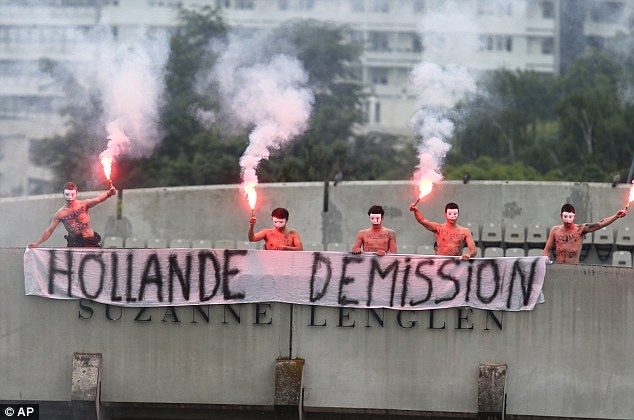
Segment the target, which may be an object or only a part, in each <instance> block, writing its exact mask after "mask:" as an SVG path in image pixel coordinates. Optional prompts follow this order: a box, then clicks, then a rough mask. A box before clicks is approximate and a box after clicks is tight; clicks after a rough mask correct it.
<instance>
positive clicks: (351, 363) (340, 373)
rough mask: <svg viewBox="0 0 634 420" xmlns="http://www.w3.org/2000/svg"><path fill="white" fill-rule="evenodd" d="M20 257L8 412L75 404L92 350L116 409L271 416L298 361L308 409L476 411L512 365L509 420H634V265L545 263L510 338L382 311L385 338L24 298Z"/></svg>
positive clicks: (10, 288) (7, 312) (316, 324)
mask: <svg viewBox="0 0 634 420" xmlns="http://www.w3.org/2000/svg"><path fill="white" fill-rule="evenodd" d="M22 258H23V249H21V248H2V249H0V265H1V266H2V267H3V272H4V274H3V279H4V286H3V293H2V294H0V378H2V380H0V400H5V401H6V400H25V401H28V400H31V401H68V400H69V399H70V391H71V364H72V355H73V352H86V353H101V354H102V355H103V371H102V388H101V399H102V401H103V402H104V403H108V402H109V403H124V402H145V403H174V404H182V403H191V404H216V405H220V404H228V405H229V406H231V405H250V406H267V405H268V406H271V405H272V404H273V390H274V364H275V360H276V359H277V358H280V357H282V358H288V357H291V358H295V357H299V358H303V359H305V360H306V364H305V371H304V387H305V395H304V398H305V400H304V405H305V407H306V409H307V410H312V411H320V410H321V411H323V410H326V409H329V410H330V409H335V410H350V409H351V410H360V411H362V412H363V411H364V410H375V409H376V410H404V411H412V412H421V413H422V412H445V413H475V412H476V411H477V407H478V405H477V388H476V381H477V377H478V366H479V364H481V363H503V364H507V365H508V374H507V388H506V391H507V394H508V401H507V413H508V414H512V415H518V416H548V417H567V418H580V417H583V418H610V419H627V418H631V414H632V413H633V412H634V400H632V398H631V395H632V394H633V393H634V355H633V354H632V352H631V349H632V348H634V347H633V346H634V323H632V322H631V319H632V311H633V309H632V308H634V286H633V285H634V282H632V274H633V271H632V269H631V268H620V267H600V266H583V265H575V266H563V265H555V266H548V267H547V274H546V282H545V286H544V295H545V299H546V301H545V303H543V304H539V305H538V306H537V307H536V309H535V310H533V311H530V312H521V313H517V312H504V313H501V312H496V313H494V315H495V316H496V317H497V318H498V319H499V320H500V322H501V327H499V326H498V325H497V324H496V323H495V321H494V320H493V318H491V317H490V316H488V315H487V313H486V312H483V311H479V310H474V311H471V310H469V309H448V310H440V311H433V312H431V311H417V312H413V311H404V312H396V311H388V310H386V311H381V310H379V311H377V314H378V315H379V316H380V317H382V319H383V325H382V326H381V324H380V323H379V322H378V321H377V320H376V319H374V318H373V317H372V316H370V313H369V312H368V311H366V310H356V311H353V310H352V309H346V308H343V309H341V310H340V309H338V308H324V307H317V308H314V309H312V311H314V312H311V307H307V306H293V316H292V321H291V316H290V310H291V307H290V306H289V305H287V304H279V303H273V304H271V306H270V307H268V306H262V307H261V308H260V312H262V313H263V315H262V316H261V318H260V323H259V324H257V323H255V319H256V312H257V311H258V309H257V307H256V305H235V306H234V307H233V308H234V309H235V310H236V311H239V312H240V322H239V323H238V322H237V321H236V320H235V319H234V318H233V317H232V315H231V314H230V313H229V312H227V310H226V309H225V308H224V306H213V307H211V308H209V312H210V320H209V322H206V321H204V319H203V318H202V317H201V316H200V315H199V314H195V313H194V310H193V309H192V308H191V307H179V308H175V309H173V310H172V309H169V308H153V309H148V310H146V311H144V312H140V309H132V308H123V309H121V308H117V307H106V306H103V305H98V304H90V303H85V307H81V306H80V304H79V302H78V301H75V300H49V299H45V298H40V297H33V296H25V295H24V286H23V264H22ZM202 308H204V309H205V310H206V309H207V307H202ZM399 314H400V315H399ZM399 317H400V320H399ZM432 317H433V318H432ZM177 321H178V322H177ZM193 321H196V322H193ZM291 323H292V328H291V325H290V324H291ZM381 412H386V411H381Z"/></svg>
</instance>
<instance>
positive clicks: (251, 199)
mask: <svg viewBox="0 0 634 420" xmlns="http://www.w3.org/2000/svg"><path fill="white" fill-rule="evenodd" d="M256 185H257V184H256V183H255V182H251V183H248V184H245V185H244V187H243V190H244V193H245V194H246V195H247V201H248V203H249V207H250V208H251V214H252V215H253V214H255V203H256V202H257V201H258V193H257V191H256V190H255V186H256Z"/></svg>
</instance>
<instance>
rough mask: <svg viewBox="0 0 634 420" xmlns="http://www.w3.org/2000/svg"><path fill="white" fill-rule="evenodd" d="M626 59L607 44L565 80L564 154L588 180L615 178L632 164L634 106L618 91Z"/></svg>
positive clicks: (561, 110)
mask: <svg viewBox="0 0 634 420" xmlns="http://www.w3.org/2000/svg"><path fill="white" fill-rule="evenodd" d="M621 59H622V57H619V55H618V53H615V52H612V51H610V50H607V49H606V50H601V51H599V50H591V51H589V52H588V53H587V54H585V55H584V56H582V57H580V58H579V59H578V60H576V61H575V62H574V63H573V65H572V66H571V67H570V69H569V71H568V73H567V74H566V75H565V76H564V77H563V79H562V90H563V93H562V99H561V102H560V103H559V106H558V109H557V112H558V115H559V120H560V123H561V134H562V135H561V140H562V142H561V146H560V153H561V154H562V155H565V156H567V157H568V159H566V165H565V167H566V170H567V171H570V172H572V173H573V174H578V175H582V176H584V180H587V181H606V180H609V179H611V175H610V174H611V173H613V172H615V171H616V172H618V171H620V170H621V169H622V168H627V167H628V166H629V161H630V159H631V156H632V149H633V147H632V146H633V145H634V141H633V137H632V134H631V125H629V124H628V119H629V118H630V117H629V115H628V111H630V112H631V107H630V110H628V105H626V104H624V102H623V100H622V97H621V95H620V92H619V87H620V86H621V84H622V82H623V75H624V73H623V71H622V66H621V65H620V64H619V60H621ZM624 152H625V153H624ZM588 177H590V178H588Z"/></svg>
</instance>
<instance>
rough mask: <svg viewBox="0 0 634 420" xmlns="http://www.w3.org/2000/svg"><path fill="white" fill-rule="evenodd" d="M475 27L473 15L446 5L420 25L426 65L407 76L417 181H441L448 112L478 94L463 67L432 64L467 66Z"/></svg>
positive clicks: (473, 47)
mask: <svg viewBox="0 0 634 420" xmlns="http://www.w3.org/2000/svg"><path fill="white" fill-rule="evenodd" d="M473 22H474V19H473V16H470V15H469V14H468V13H465V12H464V11H462V10H460V9H459V8H458V7H457V5H456V4H455V3H453V2H448V3H447V4H446V5H445V7H444V8H443V9H442V10H439V11H435V12H431V13H428V14H426V15H425V19H424V20H423V21H422V22H421V23H420V25H419V31H420V35H421V38H422V39H423V40H425V41H426V43H425V54H424V61H423V62H421V63H420V64H418V65H417V66H416V67H415V68H414V69H413V70H412V72H411V74H410V81H411V85H412V88H413V89H414V91H415V92H416V94H417V96H418V109H417V111H416V112H415V113H414V115H413V116H412V118H411V120H410V127H411V128H412V130H413V131H414V133H415V134H416V136H417V137H419V138H420V139H421V143H420V145H419V146H418V158H419V163H418V165H417V167H416V171H415V172H414V175H413V178H414V181H416V182H419V181H420V180H428V181H431V182H438V181H440V180H442V178H443V177H442V175H441V172H440V168H441V166H442V164H443V161H444V158H445V156H446V155H447V153H448V152H449V150H450V149H451V144H450V143H449V142H448V139H449V138H450V137H451V136H452V135H453V130H454V124H453V122H452V121H451V120H450V119H449V112H450V111H451V109H452V108H453V107H454V106H455V105H456V103H457V102H458V101H460V100H461V99H462V98H463V97H464V96H465V95H466V94H467V93H470V92H475V90H476V83H475V80H474V79H473V77H472V76H471V75H470V74H469V72H468V71H467V70H466V68H465V67H463V66H462V65H460V64H451V65H444V66H441V65H439V64H436V63H435V61H438V62H442V63H457V62H462V63H466V62H469V60H470V57H473V53H474V52H475V51H477V49H478V45H479V44H478V28H477V27H476V26H475V24H474V23H473Z"/></svg>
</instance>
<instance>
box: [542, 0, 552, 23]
mask: <svg viewBox="0 0 634 420" xmlns="http://www.w3.org/2000/svg"><path fill="white" fill-rule="evenodd" d="M541 7H542V17H543V18H544V19H554V18H555V4H554V3H553V2H552V1H551V0H544V1H542V2H541Z"/></svg>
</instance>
